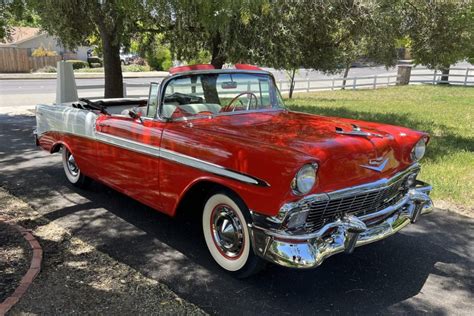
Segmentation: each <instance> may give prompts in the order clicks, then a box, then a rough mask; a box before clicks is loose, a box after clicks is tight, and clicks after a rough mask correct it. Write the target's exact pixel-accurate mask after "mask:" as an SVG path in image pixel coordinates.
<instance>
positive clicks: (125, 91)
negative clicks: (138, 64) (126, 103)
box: [123, 82, 127, 98]
mask: <svg viewBox="0 0 474 316" xmlns="http://www.w3.org/2000/svg"><path fill="white" fill-rule="evenodd" d="M123 97H124V98H126V97H127V83H126V82H124V83H123Z"/></svg>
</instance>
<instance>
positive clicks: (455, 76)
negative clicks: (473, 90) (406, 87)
mask: <svg viewBox="0 0 474 316" xmlns="http://www.w3.org/2000/svg"><path fill="white" fill-rule="evenodd" d="M442 77H443V74H442V72H441V71H439V70H432V69H428V68H413V69H412V70H411V75H410V84H416V83H424V84H440V83H449V84H452V85H462V86H470V85H474V68H470V67H467V68H459V67H452V68H450V69H449V76H448V80H442Z"/></svg>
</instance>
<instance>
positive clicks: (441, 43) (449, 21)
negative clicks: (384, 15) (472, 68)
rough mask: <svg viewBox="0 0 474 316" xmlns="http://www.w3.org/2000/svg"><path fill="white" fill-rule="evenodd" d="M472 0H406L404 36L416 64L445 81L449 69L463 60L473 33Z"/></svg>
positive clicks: (466, 54)
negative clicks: (440, 72)
mask: <svg viewBox="0 0 474 316" xmlns="http://www.w3.org/2000/svg"><path fill="white" fill-rule="evenodd" d="M472 10H473V4H472V1H471V0H459V1H433V0H430V1H426V0H405V1H404V10H403V11H404V12H403V15H404V17H405V32H406V34H407V35H408V36H409V38H410V40H411V53H412V56H413V59H414V61H415V63H416V64H422V65H426V66H427V67H428V68H432V69H440V70H442V71H443V74H444V76H443V77H442V81H444V82H446V81H447V80H448V74H449V67H450V65H452V64H454V63H456V62H458V61H461V60H463V59H465V58H466V57H467V56H468V54H469V53H468V51H467V49H468V48H469V46H470V45H471V40H472V33H473V32H474V23H473V22H474V21H473V13H472Z"/></svg>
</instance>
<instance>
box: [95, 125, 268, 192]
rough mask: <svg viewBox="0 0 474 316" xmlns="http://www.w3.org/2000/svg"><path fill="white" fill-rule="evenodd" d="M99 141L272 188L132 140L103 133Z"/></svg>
mask: <svg viewBox="0 0 474 316" xmlns="http://www.w3.org/2000/svg"><path fill="white" fill-rule="evenodd" d="M96 135H97V140H100V141H102V142H105V143H109V144H112V145H115V146H119V147H122V148H125V149H129V150H133V151H136V152H139V153H142V154H146V155H151V156H155V157H159V158H163V159H167V160H170V161H173V162H176V163H179V164H182V165H186V166H189V167H192V168H196V169H200V170H203V171H206V172H210V173H212V174H216V175H219V176H223V177H226V178H230V179H234V180H237V181H241V182H245V183H249V184H253V185H258V186H266V187H268V186H270V185H269V184H268V183H267V182H265V181H263V180H260V179H258V178H255V177H252V176H249V175H245V174H242V173H240V172H237V171H233V170H229V169H227V168H225V167H223V166H220V165H216V164H214V163H211V162H207V161H204V160H201V159H198V158H194V157H191V156H187V155H184V154H180V153H177V152H175V151H172V150H168V149H165V148H162V147H158V146H152V145H148V144H142V143H140V142H137V141H133V140H130V139H126V138H122V137H117V136H114V135H109V134H105V133H102V132H96Z"/></svg>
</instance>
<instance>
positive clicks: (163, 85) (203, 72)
mask: <svg viewBox="0 0 474 316" xmlns="http://www.w3.org/2000/svg"><path fill="white" fill-rule="evenodd" d="M206 74H251V75H266V76H268V77H269V78H270V79H271V80H272V82H273V87H274V88H275V92H276V93H277V94H278V96H276V97H277V98H280V99H281V101H282V103H283V98H282V96H281V93H280V90H278V86H277V84H276V81H275V77H274V76H273V74H272V73H271V72H269V71H265V70H238V69H214V70H194V71H186V72H181V73H177V74H174V75H171V76H169V77H167V78H165V79H163V81H162V82H161V84H160V91H159V97H158V111H157V112H156V119H158V120H160V121H166V122H182V121H188V120H195V119H206V118H208V119H210V118H213V117H218V116H227V115H234V114H247V113H265V112H275V111H287V108H286V107H285V104H283V106H282V107H279V108H271V109H261V110H251V111H237V112H222V113H216V114H207V115H195V116H184V117H180V118H176V119H171V118H164V117H162V116H161V112H162V110H163V99H164V94H165V91H166V87H167V86H168V84H169V83H170V82H171V81H173V80H174V79H178V78H180V77H186V76H190V75H206Z"/></svg>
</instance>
